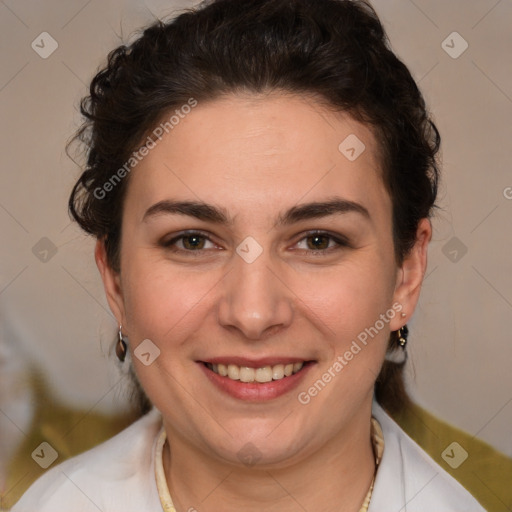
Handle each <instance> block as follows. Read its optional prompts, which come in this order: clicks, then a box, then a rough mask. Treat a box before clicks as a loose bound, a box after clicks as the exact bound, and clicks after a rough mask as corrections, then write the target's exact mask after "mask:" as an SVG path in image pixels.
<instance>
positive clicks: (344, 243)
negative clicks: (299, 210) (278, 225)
mask: <svg viewBox="0 0 512 512" xmlns="http://www.w3.org/2000/svg"><path fill="white" fill-rule="evenodd" d="M194 236H195V237H200V238H203V239H205V240H207V241H209V242H211V243H215V242H213V241H212V240H211V238H210V237H209V236H208V235H207V234H205V233H203V232H201V231H185V232H183V233H180V234H179V235H178V236H175V237H174V238H172V239H171V240H168V241H164V242H162V243H161V245H162V246H163V247H165V248H167V249H170V250H171V251H172V252H175V253H187V254H190V255H192V254H193V255H194V256H200V254H201V253H202V252H203V251H205V250H208V249H197V250H193V249H181V248H176V246H175V244H176V243H177V242H178V241H180V240H183V239H184V238H187V237H194ZM315 236H317V237H326V238H329V242H331V241H332V242H334V243H335V244H336V246H334V247H328V248H327V249H316V250H314V249H302V251H303V252H304V253H306V254H308V255H314V256H318V255H324V254H327V253H330V252H333V251H336V250H339V249H341V248H349V247H351V245H350V243H349V241H348V240H347V239H346V238H345V237H343V236H340V235H336V236H335V235H333V234H331V233H329V232H327V231H321V230H313V231H308V232H306V233H305V234H304V236H303V237H302V238H300V239H299V240H298V241H297V242H296V243H295V245H297V244H298V243H299V242H302V241H303V240H307V239H308V238H311V237H315ZM299 250H301V249H299ZM194 253H195V254H194Z"/></svg>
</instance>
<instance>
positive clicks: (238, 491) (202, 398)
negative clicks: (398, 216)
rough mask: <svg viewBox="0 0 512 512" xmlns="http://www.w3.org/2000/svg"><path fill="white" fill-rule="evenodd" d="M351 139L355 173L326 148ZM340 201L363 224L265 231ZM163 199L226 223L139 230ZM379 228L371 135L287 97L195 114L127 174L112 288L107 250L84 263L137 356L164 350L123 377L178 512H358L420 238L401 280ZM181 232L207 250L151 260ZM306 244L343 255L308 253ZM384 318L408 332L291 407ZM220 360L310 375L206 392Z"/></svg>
mask: <svg viewBox="0 0 512 512" xmlns="http://www.w3.org/2000/svg"><path fill="white" fill-rule="evenodd" d="M350 134H355V135H356V136H357V137H358V138H359V139H360V140H361V141H363V142H364V144H365V146H366V149H365V151H364V152H363V153H362V154H361V155H360V156H359V157H358V158H357V159H356V160H355V161H349V160H348V159H347V158H346V157H345V156H344V155H343V154H342V153H341V152H340V151H339V150H338V146H339V144H340V143H341V142H342V141H343V140H344V139H345V138H346V137H347V136H348V135H350ZM334 197H337V198H341V199H343V200H348V201H351V202H353V203H357V204H359V205H360V206H362V207H364V208H365V209H366V210H367V212H368V217H366V216H365V215H363V214H361V213H359V212H357V211H349V212H345V213H336V214H330V215H324V216H320V217H318V218H306V219H302V220H296V221H294V222H292V223H290V224H276V222H277V220H278V218H279V215H280V214H282V213H283V212H285V211H286V210H288V209H290V208H292V207H294V206H300V205H303V204H305V203H310V202H324V201H327V200H331V199H333V198H334ZM163 200H175V201H177V200H179V201H197V202H204V203H208V204H210V205H213V206H216V207H217V208H223V209H224V211H225V213H226V216H227V217H228V218H230V219H231V221H232V222H231V223H230V224H224V223H215V222H212V221H211V220H200V219H197V218H194V217H192V216H190V215H183V214H179V213H165V212H160V213H159V214H155V215H151V216H149V217H147V218H144V216H145V212H146V211H147V210H148V209H149V208H150V207H151V206H152V205H154V204H155V203H158V202H159V201H163ZM391 212H392V204H391V199H390V197H389V195H388V193H387V192H386V190H385V187H384V183H383V181H382V172H381V169H380V166H379V152H378V146H377V143H376V140H375V138H374V136H373V134H372V132H371V131H370V129H369V128H368V127H366V126H365V125H363V124H360V123H358V122H357V121H355V120H354V119H353V118H351V117H350V116H348V115H347V114H341V113H333V112H331V111H328V110H326V109H325V108H323V107H322V106H321V105H320V104H318V103H316V102H315V100H314V99H313V98H306V97H297V96H293V95H290V94H285V93H282V92H273V93H270V94H267V95H250V94H246V95H234V94H233V95H229V96H227V97H224V98H222V99H218V100H215V101H211V102H207V103H200V104H199V105H198V106H197V107H195V108H194V109H193V110H192V112H191V113H190V114H188V115H187V116H186V118H185V119H183V120H181V121H180V123H179V125H177V126H176V127H175V128H174V129H173V131H172V132H171V133H170V134H169V135H168V136H167V137H164V138H163V139H162V140H161V141H160V142H159V143H158V144H157V146H156V147H155V148H154V149H152V150H151V151H150V153H149V155H147V156H146V157H145V158H144V160H143V161H142V162H141V163H140V164H138V165H137V166H136V168H135V169H134V170H133V171H132V174H131V176H130V183H129V186H128V190H127V195H126V200H125V204H124V210H123V224H122V233H123V234H122V240H121V272H120V273H116V272H114V271H113V270H112V269H111V267H110V266H109V265H108V262H107V260H106V255H105V250H104V246H103V243H102V242H101V241H98V244H97V246H96V261H97V265H98V268H99V270H100V272H101V275H102V278H103V281H104V285H105V290H106V294H107V297H108V301H109V304H110V307H111V309H112V311H113V313H114V314H115V316H116V318H117V320H118V322H119V323H120V324H122V326H123V332H124V333H125V334H126V335H127V336H128V338H129V340H130V350H131V351H132V353H133V350H134V349H135V348H136V347H137V346H138V344H139V343H141V342H142V340H144V339H150V340H151V341H152V342H153V343H154V344H155V345H156V346H157V347H158V348H159V350H160V356H159V357H158V358H157V359H156V360H155V361H154V362H153V363H152V364H151V365H149V366H145V365H143V364H142V363H141V362H140V361H139V360H138V358H136V357H134V358H133V364H134V366H135V370H136V373H137V375H138V377H139V379H140V382H141V384H142V386H143V387H144V389H145V391H146V393H147V395H148V396H149V398H150V399H151V401H152V402H153V403H154V404H155V406H156V407H157V408H158V409H159V410H160V411H161V412H162V416H163V421H164V426H165V429H166V432H167V436H168V442H167V443H166V445H165V448H164V469H165V472H166V476H167V481H168V485H169V488H170V490H171V495H172V497H173V500H174V503H175V506H176V509H177V510H178V512H184V511H187V510H189V509H190V508H191V507H194V508H195V509H197V510H200V511H206V512H208V511H212V512H213V511H218V510H223V511H225V512H229V511H234V510H237V511H239V510H246V511H261V510H266V511H271V512H272V511H280V512H282V511H299V510H304V509H306V510H308V511H311V512H313V511H318V512H319V511H335V510H336V511H347V512H349V511H350V512H353V511H358V510H359V507H360V506H361V503H362V501H363V499H364V496H365V495H366V492H367V490H368V487H369V485H370V482H371V480H372V477H373V473H374V470H375V464H374V456H373V453H372V447H371V442H370V417H371V402H372V397H373V386H374V382H375V379H376V377H377V375H378V373H379V370H380V367H381V365H382V363H383V359H384V355H385V351H386V347H387V340H388V338H389V334H390V331H395V330H397V329H398V328H400V327H401V326H403V325H404V324H405V323H406V322H407V319H408V318H409V317H410V315H411V314H412V312H413V311H414V308H415V306H416V303H417V300H418V295H419V292H420V286H421V282H422V278H423V275H424V273H425V269H426V263H427V245H428V242H429V240H430V238H431V226H430V222H429V221H428V220H427V219H423V220H422V221H421V222H420V224H419V226H418V231H417V241H416V244H415V246H414V248H413V249H412V250H411V252H410V254H409V255H408V256H407V258H406V259H405V260H404V262H403V264H402V265H401V266H400V267H398V266H397V263H396V260H395V255H394V247H393V240H392V221H391V219H392V217H391ZM184 230H200V231H201V232H202V234H206V235H208V236H209V237H210V239H211V241H208V240H204V239H192V240H191V239H190V238H188V239H186V240H184V239H181V240H178V241H177V242H176V244H175V245H174V246H169V247H164V246H163V245H162V241H164V242H165V241H169V240H172V239H174V238H175V237H177V236H178V235H180V234H181V233H182V231H184ZM311 230H320V231H327V232H328V234H330V235H332V236H334V237H338V238H339V237H341V238H343V237H345V238H346V239H348V245H347V246H343V245H338V244H337V243H336V242H335V240H334V239H332V238H329V237H327V238H324V237H321V238H320V239H315V238H314V236H311V235H310V234H308V232H309V231H311ZM247 236H251V237H253V238H254V239H255V240H256V241H257V242H258V244H259V245H260V246H261V248H262V249H263V252H262V253H261V255H260V256H259V257H258V258H257V259H256V260H255V261H253V262H252V263H247V262H246V261H244V259H242V258H241V257H240V256H239V255H238V254H237V252H236V248H237V246H238V245H239V244H240V243H241V242H242V241H243V240H244V239H245V238H246V237H247ZM191 241H192V242H196V243H197V242H198V241H199V242H200V244H199V245H200V247H201V248H200V250H198V249H194V246H191V244H190V242H191ZM184 242H187V245H186V246H185V245H183V243H184ZM191 247H192V248H191ZM319 247H320V248H327V251H325V252H321V251H319ZM173 248H174V250H173ZM308 250H309V251H308ZM187 251H188V252H187ZM393 304H398V305H400V306H401V308H402V311H403V312H405V314H406V316H405V317H402V316H401V315H400V314H397V315H396V316H394V318H393V319H392V320H390V321H389V322H388V323H386V324H385V326H384V328H383V329H382V330H381V331H379V333H378V335H377V336H375V337H374V338H373V339H372V340H371V341H370V342H369V343H368V344H367V346H365V347H364V348H363V349H362V350H361V351H360V352H359V353H358V354H357V355H356V356H355V357H354V358H353V359H352V360H351V361H350V362H349V363H348V364H347V365H346V366H345V367H344V368H343V370H342V371H341V372H339V373H338V374H337V375H336V377H335V378H333V379H332V381H331V382H330V383H329V384H328V385H327V386H325V388H324V389H322V391H321V392H319V393H318V394H317V395H316V396H315V397H313V398H312V399H311V401H310V402H309V403H308V404H306V405H303V404H301V403H299V401H298V400H297V394H298V392H300V391H307V389H308V388H309V387H310V386H311V385H312V384H313V383H314V382H315V381H317V380H318V379H319V378H321V376H322V374H323V373H324V372H325V371H327V369H328V368H329V367H331V366H332V364H333V362H334V361H335V360H336V357H337V356H339V355H342V354H344V353H345V352H346V350H347V349H348V348H349V347H350V344H351V342H352V340H354V339H356V337H357V335H358V334H359V333H360V332H362V331H364V329H365V328H367V327H370V326H373V325H374V324H375V322H376V321H377V320H378V319H379V316H380V315H381V314H383V313H385V312H386V311H387V310H389V309H390V308H392V305H393ZM132 355H133V354H132ZM220 356H224V357H226V356H241V357H247V358H260V357H267V356H268V357H270V356H282V357H289V358H290V357H293V358H300V359H304V360H311V361H314V364H313V365H312V366H311V367H310V368H309V369H308V371H307V374H306V375H305V377H304V378H303V379H302V381H301V382H300V384H299V386H298V388H297V389H294V390H293V391H291V392H289V393H286V394H284V395H282V396H279V397H277V398H275V399H272V400H267V401H260V402H258V401H256V402H255V401H246V400H241V399H238V398H234V397H232V396H230V395H227V394H226V393H224V392H222V391H220V390H218V389H217V388H216V387H215V386H212V384H211V383H210V381H209V379H208V378H206V377H205V372H204V370H203V369H202V368H201V367H200V363H198V362H197V361H201V360H207V359H208V358H213V357H220ZM247 443H252V445H251V446H254V447H255V449H256V450H257V454H258V457H259V459H258V461H257V463H255V464H254V465H250V466H248V465H244V464H243V463H242V462H241V460H240V459H239V457H238V453H239V451H240V450H241V449H242V448H243V447H244V446H245V445H246V444H247ZM192 475H193V478H191V476H192Z"/></svg>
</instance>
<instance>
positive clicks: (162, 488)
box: [154, 416, 384, 512]
mask: <svg viewBox="0 0 512 512" xmlns="http://www.w3.org/2000/svg"><path fill="white" fill-rule="evenodd" d="M371 438H372V447H373V453H374V456H375V472H374V474H373V478H372V482H371V484H370V487H369V489H368V492H367V493H366V496H365V498H364V501H363V504H362V505H361V508H360V509H359V512H368V507H369V506H370V500H371V497H372V493H373V488H374V486H375V478H376V476H377V470H378V468H379V464H380V461H381V460H382V454H383V453H384V435H383V433H382V427H381V426H380V423H379V422H378V420H377V419H376V418H375V417H374V416H372V418H371ZM166 441H167V433H166V432H165V428H164V426H163V425H162V427H161V428H160V431H159V433H158V436H157V439H156V448H155V468H154V469H155V480H156V487H157V489H158V496H159V498H160V505H161V506H162V510H163V512H176V508H175V507H174V503H173V501H172V497H171V493H170V491H169V487H168V485H167V479H166V478H165V472H164V460H163V450H164V445H165V442H166Z"/></svg>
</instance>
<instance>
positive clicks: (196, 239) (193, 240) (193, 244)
mask: <svg viewBox="0 0 512 512" xmlns="http://www.w3.org/2000/svg"><path fill="white" fill-rule="evenodd" d="M182 244H183V247H184V248H185V249H188V250H192V251H193V250H194V249H203V248H204V245H205V237H204V236H201V235H187V236H184V237H182Z"/></svg>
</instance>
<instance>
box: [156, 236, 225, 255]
mask: <svg viewBox="0 0 512 512" xmlns="http://www.w3.org/2000/svg"><path fill="white" fill-rule="evenodd" d="M161 245H162V246H163V247H165V248H166V249H169V250H171V251H174V252H182V253H184V252H188V253H191V252H200V251H202V250H208V249H214V248H215V247H216V246H215V244H214V243H213V242H212V241H211V240H210V238H209V237H208V236H207V235H203V234H202V233H199V232H189V233H181V234H180V235H178V236H175V237H174V238H172V239H171V240H168V241H162V242H161Z"/></svg>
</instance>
